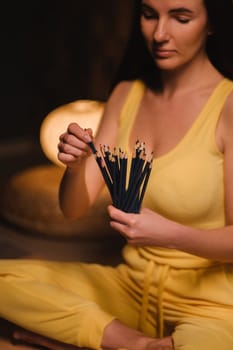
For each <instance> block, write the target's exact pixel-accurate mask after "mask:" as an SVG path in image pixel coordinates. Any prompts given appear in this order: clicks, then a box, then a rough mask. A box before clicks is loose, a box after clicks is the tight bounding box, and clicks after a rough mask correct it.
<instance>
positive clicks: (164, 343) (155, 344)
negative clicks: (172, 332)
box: [145, 337, 174, 350]
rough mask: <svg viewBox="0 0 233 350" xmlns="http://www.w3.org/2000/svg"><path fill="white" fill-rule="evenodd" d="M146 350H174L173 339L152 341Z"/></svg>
mask: <svg viewBox="0 0 233 350" xmlns="http://www.w3.org/2000/svg"><path fill="white" fill-rule="evenodd" d="M145 350H174V346H173V342H172V337H166V338H162V339H154V340H152V341H151V342H150V343H149V344H148V346H147V347H146V349H145Z"/></svg>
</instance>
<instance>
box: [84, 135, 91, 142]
mask: <svg viewBox="0 0 233 350" xmlns="http://www.w3.org/2000/svg"><path fill="white" fill-rule="evenodd" d="M84 138H85V140H86V141H87V142H91V137H90V135H89V134H85V135H84Z"/></svg>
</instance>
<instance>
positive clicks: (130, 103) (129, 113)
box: [118, 80, 146, 149]
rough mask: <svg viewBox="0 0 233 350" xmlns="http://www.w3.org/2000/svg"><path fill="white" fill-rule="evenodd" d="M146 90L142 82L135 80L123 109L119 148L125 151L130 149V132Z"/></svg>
mask: <svg viewBox="0 0 233 350" xmlns="http://www.w3.org/2000/svg"><path fill="white" fill-rule="evenodd" d="M145 89H146V86H145V84H144V83H143V82H142V81H141V80H135V81H134V82H133V84H132V86H131V88H130V90H129V93H128V95H127V97H126V100H125V103H124V105H123V107H122V109H121V114H120V135H119V136H120V137H119V138H118V139H119V142H120V144H119V145H118V146H119V147H122V148H123V149H127V148H128V137H129V132H130V130H131V127H132V124H133V122H134V119H135V116H136V114H137V111H138V108H139V105H140V103H141V100H142V97H143V95H144V91H145Z"/></svg>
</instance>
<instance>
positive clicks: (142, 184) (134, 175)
mask: <svg viewBox="0 0 233 350" xmlns="http://www.w3.org/2000/svg"><path fill="white" fill-rule="evenodd" d="M89 146H90V148H91V150H92V153H93V154H94V155H95V159H96V162H97V164H98V166H99V168H100V170H101V173H102V176H103V178H104V181H105V183H106V185H107V187H108V190H109V193H110V195H111V198H112V203H113V205H114V206H115V207H116V208H119V209H121V210H123V211H125V212H131V213H138V212H139V211H140V208H141V205H142V201H143V198H144V195H145V191H146V187H147V184H148V181H149V177H150V173H151V169H152V162H153V156H152V154H151V159H150V160H148V159H147V156H146V149H145V143H140V142H139V141H137V142H136V144H135V148H134V152H133V155H132V158H131V162H130V163H128V155H127V153H126V152H123V151H122V150H121V149H119V152H117V150H116V148H114V150H113V152H111V151H110V149H109V147H107V146H105V145H104V146H101V145H100V152H98V151H97V149H96V147H95V145H94V143H93V142H90V143H89ZM128 167H129V168H128ZM128 175H129V178H128V181H127V176H128Z"/></svg>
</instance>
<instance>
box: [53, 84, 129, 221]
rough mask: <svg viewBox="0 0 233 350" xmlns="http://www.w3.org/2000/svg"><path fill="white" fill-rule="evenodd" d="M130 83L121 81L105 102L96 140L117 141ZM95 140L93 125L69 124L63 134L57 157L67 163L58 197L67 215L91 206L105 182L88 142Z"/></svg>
mask: <svg viewBox="0 0 233 350" xmlns="http://www.w3.org/2000/svg"><path fill="white" fill-rule="evenodd" d="M130 84H131V83H128V82H123V83H120V84H119V85H118V86H117V87H116V88H115V90H114V91H113V93H112V95H111V96H110V99H109V101H108V102H107V104H106V107H105V111H104V115H103V117H102V119H101V124H100V126H99V129H98V132H97V135H96V137H95V140H94V142H95V144H96V146H97V147H99V145H100V144H107V145H109V146H110V147H113V145H115V142H116V139H117V133H118V120H119V114H120V110H121V107H122V104H123V102H124V99H125V96H126V95H127V92H128V90H129V87H130ZM91 140H92V132H91V129H89V130H83V129H82V128H81V127H80V126H79V125H77V124H74V123H72V124H70V125H69V126H68V128H67V131H66V132H65V133H64V134H62V135H61V136H60V142H59V144H58V149H59V153H58V159H59V160H60V161H61V162H63V163H64V164H65V165H66V170H65V173H64V176H63V178H62V181H61V185H60V191H59V198H60V207H61V209H62V211H63V213H64V215H65V216H66V217H68V218H70V219H76V218H78V217H80V216H82V215H83V214H85V212H86V211H87V210H88V209H89V208H90V206H91V205H92V204H93V203H94V201H95V199H96V197H97V195H98V194H99V192H100V190H101V189H102V187H103V186H104V182H103V179H102V175H101V173H100V170H99V169H98V166H97V164H96V161H95V158H94V156H92V154H91V152H90V149H89V146H88V142H90V141H91Z"/></svg>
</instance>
